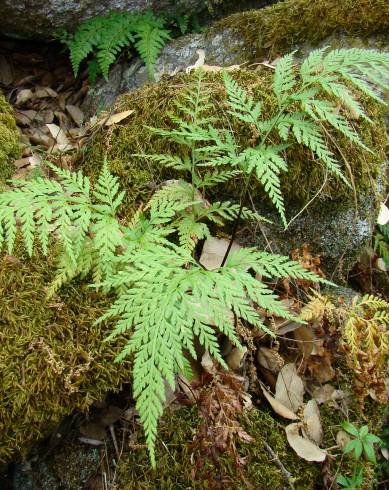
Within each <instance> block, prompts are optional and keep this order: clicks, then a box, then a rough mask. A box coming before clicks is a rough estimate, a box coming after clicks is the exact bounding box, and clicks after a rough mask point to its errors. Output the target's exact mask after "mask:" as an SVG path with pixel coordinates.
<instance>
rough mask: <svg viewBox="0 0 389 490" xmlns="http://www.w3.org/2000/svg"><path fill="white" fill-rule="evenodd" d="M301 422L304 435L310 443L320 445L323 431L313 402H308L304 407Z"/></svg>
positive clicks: (317, 410)
mask: <svg viewBox="0 0 389 490" xmlns="http://www.w3.org/2000/svg"><path fill="white" fill-rule="evenodd" d="M303 420H304V428H303V432H304V435H305V436H306V437H308V438H309V439H310V440H311V441H313V442H316V444H320V443H321V441H322V439H323V429H322V426H321V421H320V412H319V407H318V405H317V403H316V401H315V400H309V402H308V403H307V404H306V405H305V407H304V413H303Z"/></svg>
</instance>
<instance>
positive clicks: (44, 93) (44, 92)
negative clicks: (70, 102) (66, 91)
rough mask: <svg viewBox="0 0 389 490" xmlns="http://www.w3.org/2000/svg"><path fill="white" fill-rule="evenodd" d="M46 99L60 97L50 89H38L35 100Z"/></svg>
mask: <svg viewBox="0 0 389 490" xmlns="http://www.w3.org/2000/svg"><path fill="white" fill-rule="evenodd" d="M46 97H58V94H57V92H56V91H55V90H53V89H52V88H50V87H38V88H37V89H36V90H35V93H34V99H44V98H46Z"/></svg>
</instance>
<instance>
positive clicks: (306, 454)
mask: <svg viewBox="0 0 389 490" xmlns="http://www.w3.org/2000/svg"><path fill="white" fill-rule="evenodd" d="M285 432H286V438H287V439H288V442H289V444H290V446H291V448H292V449H294V451H295V452H296V454H297V455H298V456H300V458H303V459H305V460H306V461H317V462H319V463H322V462H323V461H324V460H325V459H326V457H327V453H326V452H325V451H324V450H323V449H320V448H319V447H318V446H317V445H316V444H314V443H313V442H311V441H309V440H308V439H305V437H302V436H301V435H300V424H289V425H288V426H286V427H285Z"/></svg>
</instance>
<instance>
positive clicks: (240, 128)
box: [81, 68, 386, 209]
mask: <svg viewBox="0 0 389 490" xmlns="http://www.w3.org/2000/svg"><path fill="white" fill-rule="evenodd" d="M194 76H195V75H193V74H192V75H178V76H176V77H174V78H172V79H165V80H163V81H162V82H161V83H159V84H158V85H150V86H146V87H145V88H143V89H140V90H137V91H134V92H130V93H128V94H126V95H124V96H122V97H121V98H119V100H118V103H117V106H116V111H118V112H119V111H125V110H129V109H131V110H134V113H133V114H132V115H131V116H130V117H129V118H127V119H126V120H125V121H122V122H121V123H120V124H118V125H117V126H115V127H114V128H109V129H108V130H106V131H100V132H99V133H97V134H96V136H95V139H94V140H93V141H92V143H91V144H90V146H89V148H88V149H87V150H86V153H85V154H84V156H83V159H82V161H81V166H82V167H83V169H84V170H85V171H86V172H87V173H89V174H90V175H92V176H93V175H96V174H97V173H98V171H99V168H100V165H101V162H102V161H103V158H107V159H108V161H109V162H110V166H111V170H112V171H113V172H115V173H116V174H117V175H119V176H120V178H121V180H122V183H123V187H124V188H125V190H127V205H128V206H129V207H130V208H131V209H132V208H134V207H136V206H137V205H138V204H139V203H140V202H142V201H145V200H146V199H147V198H148V197H149V195H150V193H151V191H152V190H153V188H155V185H157V184H158V183H159V182H160V181H161V180H164V179H167V178H177V174H174V172H167V171H164V169H163V168H161V166H159V165H157V164H155V163H152V162H151V161H147V159H144V158H139V157H137V156H134V155H135V154H143V153H145V154H150V153H151V154H153V153H172V154H174V153H179V154H182V152H183V151H185V149H183V148H179V147H177V146H176V145H175V144H173V143H171V142H169V141H168V140H167V139H166V138H162V137H159V136H156V135H154V134H153V133H152V132H151V131H149V130H148V129H147V126H152V127H157V128H165V129H169V128H172V127H173V124H172V122H171V120H170V118H169V112H171V111H174V104H173V101H174V100H175V99H177V98H179V97H180V94H181V93H182V91H183V90H184V89H185V88H186V87H187V86H188V84H189V83H190V82H191V81H192V79H193V77H194ZM233 77H234V78H235V79H236V80H237V81H238V82H239V83H240V85H241V86H242V87H243V88H244V89H245V90H246V91H247V92H248V93H250V94H251V95H252V96H253V97H254V98H255V99H256V100H260V101H261V102H262V107H263V109H262V110H263V114H264V117H266V118H270V117H272V116H274V115H275V114H276V111H277V102H276V99H275V97H274V95H273V93H272V88H271V87H272V78H273V71H271V70H269V69H267V68H263V69H260V70H259V71H256V72H252V71H248V70H239V71H236V72H234V73H233ZM203 90H204V91H206V92H207V94H208V97H209V100H210V101H212V102H213V103H214V109H213V113H212V115H213V116H215V118H216V121H217V124H219V126H220V127H221V128H222V127H231V128H232V129H233V131H234V133H235V135H236V139H237V141H238V142H239V144H240V145H241V147H242V148H244V147H247V146H249V145H250V144H251V143H250V141H252V139H253V136H254V135H253V134H252V132H251V130H250V128H248V127H247V125H243V124H241V123H240V122H239V121H236V120H235V121H234V120H231V119H230V118H229V116H228V114H227V110H228V108H227V106H226V104H225V99H226V94H225V90H224V86H223V83H222V80H221V76H220V74H218V73H206V81H205V83H204V86H203ZM361 101H362V102H363V103H365V106H366V107H367V112H368V114H369V116H370V117H371V119H372V120H373V124H368V123H367V122H366V121H361V120H358V121H357V120H353V121H352V123H353V125H354V126H355V128H356V129H357V131H358V132H359V133H360V134H361V137H362V139H363V141H364V142H365V143H366V144H367V145H368V146H369V147H370V148H371V149H372V153H368V152H366V151H364V150H361V149H360V148H359V147H356V146H355V145H353V144H351V143H350V142H349V141H348V140H347V139H346V138H345V137H344V136H343V135H341V134H340V133H337V132H336V131H334V130H332V129H331V128H326V131H328V135H329V136H328V144H329V146H330V148H331V149H332V151H333V152H334V153H335V155H336V156H337V158H338V160H339V163H340V165H341V166H342V167H343V171H344V173H345V175H346V176H347V177H348V178H349V179H351V178H352V180H353V181H354V183H355V187H356V190H357V191H359V192H361V193H363V191H365V190H366V189H370V188H371V187H372V186H373V187H374V182H375V181H376V177H377V174H378V172H379V169H380V167H381V165H382V162H383V161H384V159H385V154H384V147H385V141H386V132H385V127H384V122H383V118H382V115H381V112H380V111H381V108H380V107H378V104H376V103H375V102H372V101H367V100H366V98H364V99H363V98H361ZM274 142H276V141H274ZM287 160H288V167H289V170H288V172H287V173H285V174H283V175H281V181H282V183H283V193H284V195H285V198H286V200H289V202H290V201H293V202H297V203H298V204H304V203H305V202H307V201H308V200H309V199H310V198H311V197H312V196H313V195H314V194H315V193H316V192H317V191H318V189H319V188H320V186H321V185H322V184H323V182H324V180H325V174H326V172H325V169H324V166H323V164H322V163H321V162H320V161H317V160H315V158H314V157H313V155H312V153H311V152H310V151H308V150H306V149H304V148H303V147H301V146H299V145H298V144H297V143H296V144H294V145H293V147H291V149H290V150H288V154H287ZM223 192H225V193H227V194H232V195H235V196H239V195H240V192H241V181H240V180H239V179H237V180H235V181H234V182H233V184H229V186H227V187H224V188H223ZM251 193H252V196H253V197H254V200H255V202H257V203H258V202H260V201H261V200H262V199H266V198H265V192H264V191H263V190H262V188H261V187H260V186H259V185H253V187H252V189H251ZM352 193H353V191H352V190H350V189H348V188H347V187H346V186H344V185H343V184H341V183H340V182H339V181H337V180H335V179H334V178H332V177H331V176H327V180H326V183H325V185H324V188H323V192H322V196H326V197H327V198H330V199H338V198H341V199H344V198H346V199H347V198H349V197H350V196H352Z"/></svg>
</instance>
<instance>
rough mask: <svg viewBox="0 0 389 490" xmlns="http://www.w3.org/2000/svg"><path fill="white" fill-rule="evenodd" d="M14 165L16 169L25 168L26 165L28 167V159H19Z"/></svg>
mask: <svg viewBox="0 0 389 490" xmlns="http://www.w3.org/2000/svg"><path fill="white" fill-rule="evenodd" d="M14 165H15V167H16V168H23V167H27V165H30V157H26V158H19V160H15V161H14Z"/></svg>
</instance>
